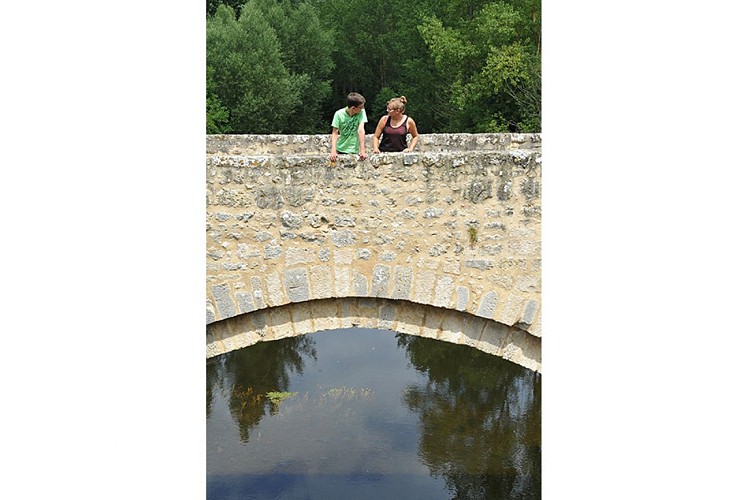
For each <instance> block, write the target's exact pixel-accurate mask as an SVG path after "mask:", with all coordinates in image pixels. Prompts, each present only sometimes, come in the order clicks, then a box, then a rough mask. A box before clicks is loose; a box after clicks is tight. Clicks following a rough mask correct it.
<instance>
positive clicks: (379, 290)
mask: <svg viewBox="0 0 751 500" xmlns="http://www.w3.org/2000/svg"><path fill="white" fill-rule="evenodd" d="M390 278H391V266H385V265H383V264H376V266H375V267H373V281H372V283H371V287H370V292H371V295H372V296H373V297H388V292H389V279H390Z"/></svg>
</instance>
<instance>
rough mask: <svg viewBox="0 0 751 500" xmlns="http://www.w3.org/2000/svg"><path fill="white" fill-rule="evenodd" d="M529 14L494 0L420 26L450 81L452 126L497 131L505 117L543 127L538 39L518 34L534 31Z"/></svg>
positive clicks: (442, 72) (511, 121)
mask: <svg viewBox="0 0 751 500" xmlns="http://www.w3.org/2000/svg"><path fill="white" fill-rule="evenodd" d="M525 19H526V18H525V17H524V16H523V15H522V12H521V11H520V10H519V9H518V8H516V7H514V6H512V5H511V4H509V3H505V2H490V3H487V4H485V5H484V6H483V7H482V8H481V9H479V11H475V10H473V16H472V18H471V19H462V20H458V21H457V22H456V26H453V27H452V26H447V25H445V24H444V23H443V22H442V21H441V20H439V19H438V18H437V17H436V16H435V15H433V16H429V17H426V18H425V19H424V20H423V22H422V23H421V24H420V25H419V26H418V31H419V32H420V35H421V36H422V38H423V39H424V40H425V43H426V45H427V46H428V48H429V50H430V53H431V56H432V58H433V60H434V61H435V63H436V69H437V70H438V71H439V72H440V73H441V75H442V76H443V78H444V81H448V82H450V84H449V85H450V87H449V88H450V90H449V99H448V101H449V105H450V106H451V107H453V108H455V109H454V112H453V113H448V112H447V113H446V114H447V116H448V117H449V128H451V129H453V130H456V131H459V130H463V131H467V132H493V131H498V130H499V129H502V128H503V127H504V122H505V123H508V124H515V125H516V126H520V125H522V124H523V126H525V127H535V125H536V126H537V127H538V128H537V130H539V123H540V112H541V109H540V102H541V99H540V85H539V75H540V58H539V56H538V55H537V50H538V45H537V44H536V42H535V40H533V39H530V38H529V37H528V36H527V37H521V38H520V37H519V34H520V33H524V32H525V31H526V32H527V33H532V30H530V29H525Z"/></svg>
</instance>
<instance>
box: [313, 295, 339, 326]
mask: <svg viewBox="0 0 751 500" xmlns="http://www.w3.org/2000/svg"><path fill="white" fill-rule="evenodd" d="M310 311H311V315H312V317H313V331H316V332H318V331H324V330H335V329H337V328H341V326H340V321H339V311H338V308H337V305H336V301H333V300H321V301H317V302H311V303H310Z"/></svg>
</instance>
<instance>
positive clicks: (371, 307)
mask: <svg viewBox="0 0 751 500" xmlns="http://www.w3.org/2000/svg"><path fill="white" fill-rule="evenodd" d="M351 327H363V328H377V329H381V330H391V331H395V332H400V333H405V334H408V335H415V336H418V337H425V338H431V339H437V340H442V341H445V342H451V343H454V344H460V345H468V346H471V347H474V348H476V349H478V350H480V351H483V352H487V353H489V354H492V355H495V356H499V357H501V358H503V359H506V360H509V361H511V362H512V363H516V364H518V365H520V366H523V367H525V368H528V369H530V370H532V371H534V372H539V373H541V372H542V357H541V343H542V342H541V339H540V338H539V337H536V336H534V335H531V334H530V333H527V332H525V331H524V330H521V329H519V328H516V327H513V326H508V325H504V324H502V323H498V322H497V321H493V320H490V319H486V318H481V317H479V316H474V315H472V314H469V313H465V312H460V311H456V310H453V309H444V308H440V307H435V306H432V305H427V304H418V303H414V302H409V301H405V300H394V299H386V298H371V297H343V298H341V297H340V298H332V299H319V300H311V301H305V302H294V303H289V304H285V305H282V306H277V307H270V308H265V309H259V310H256V311H253V312H249V313H245V314H241V315H239V316H235V317H232V318H228V319H225V320H222V321H218V322H215V323H211V324H209V325H207V328H206V357H207V358H211V357H214V356H218V355H220V354H224V353H226V352H230V351H234V350H237V349H242V348H243V347H247V346H250V345H253V344H256V343H258V342H264V341H269V340H277V339H282V338H287V337H294V336H298V335H305V334H307V333H315V332H319V331H326V330H336V329H340V328H351Z"/></svg>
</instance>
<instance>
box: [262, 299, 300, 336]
mask: <svg viewBox="0 0 751 500" xmlns="http://www.w3.org/2000/svg"><path fill="white" fill-rule="evenodd" d="M268 326H269V332H268V334H267V336H266V338H265V340H277V339H282V338H285V337H291V336H293V335H294V334H295V332H294V330H292V323H291V320H290V316H289V311H288V310H287V308H284V307H280V308H274V309H270V310H269V323H268Z"/></svg>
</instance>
